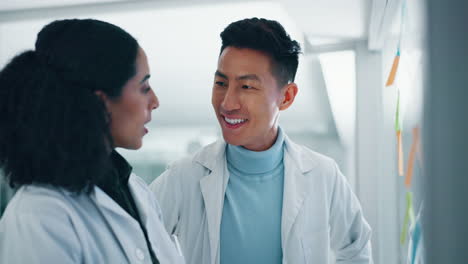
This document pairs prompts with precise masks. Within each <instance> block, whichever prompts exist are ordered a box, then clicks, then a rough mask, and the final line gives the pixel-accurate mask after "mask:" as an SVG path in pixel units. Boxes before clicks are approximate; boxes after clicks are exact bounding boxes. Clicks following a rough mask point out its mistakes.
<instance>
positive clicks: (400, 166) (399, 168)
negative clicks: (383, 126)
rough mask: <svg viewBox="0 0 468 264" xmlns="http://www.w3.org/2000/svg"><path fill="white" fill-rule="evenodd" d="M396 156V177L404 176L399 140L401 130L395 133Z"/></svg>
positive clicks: (401, 145)
mask: <svg viewBox="0 0 468 264" xmlns="http://www.w3.org/2000/svg"><path fill="white" fill-rule="evenodd" d="M397 155H398V175H400V176H403V175H404V168H403V142H402V140H401V130H398V131H397Z"/></svg>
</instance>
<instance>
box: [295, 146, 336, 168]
mask: <svg viewBox="0 0 468 264" xmlns="http://www.w3.org/2000/svg"><path fill="white" fill-rule="evenodd" d="M287 143H288V144H287V145H286V147H287V151H289V152H290V154H291V155H292V156H293V159H295V160H296V161H297V162H298V163H299V164H300V166H304V167H313V168H322V169H325V168H328V169H331V168H333V167H335V166H336V162H335V160H334V159H333V158H331V157H329V156H327V155H324V154H322V153H319V152H316V151H314V150H312V149H310V148H309V147H307V146H304V145H301V144H297V143H295V142H293V141H292V140H288V141H287Z"/></svg>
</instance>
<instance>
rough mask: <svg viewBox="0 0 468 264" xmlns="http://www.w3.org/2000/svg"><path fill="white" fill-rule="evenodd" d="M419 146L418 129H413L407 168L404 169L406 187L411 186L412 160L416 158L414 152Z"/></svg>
mask: <svg viewBox="0 0 468 264" xmlns="http://www.w3.org/2000/svg"><path fill="white" fill-rule="evenodd" d="M418 145H419V128H418V127H415V128H413V143H412V144H411V151H410V155H409V158H408V167H407V168H406V178H405V185H406V187H408V188H409V187H410V186H411V178H412V177H413V167H414V160H415V157H416V152H417V150H418Z"/></svg>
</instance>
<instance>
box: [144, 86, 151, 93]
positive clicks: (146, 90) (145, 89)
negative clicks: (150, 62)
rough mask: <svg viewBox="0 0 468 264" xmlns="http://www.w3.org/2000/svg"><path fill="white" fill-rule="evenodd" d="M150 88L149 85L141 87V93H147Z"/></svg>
mask: <svg viewBox="0 0 468 264" xmlns="http://www.w3.org/2000/svg"><path fill="white" fill-rule="evenodd" d="M150 90H151V87H149V86H148V87H145V88H143V93H145V94H147V93H149V91H150Z"/></svg>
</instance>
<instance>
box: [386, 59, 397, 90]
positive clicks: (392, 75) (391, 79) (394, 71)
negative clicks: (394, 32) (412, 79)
mask: <svg viewBox="0 0 468 264" xmlns="http://www.w3.org/2000/svg"><path fill="white" fill-rule="evenodd" d="M399 64H400V51H399V50H398V51H397V55H396V56H395V58H394V59H393V65H392V70H391V71H390V75H388V79H387V84H385V86H387V87H388V86H391V85H393V83H394V82H395V77H396V74H397V71H398V65H399Z"/></svg>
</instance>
